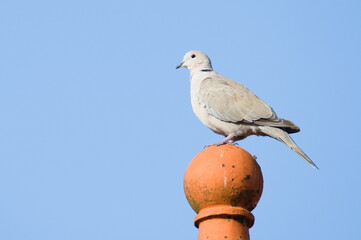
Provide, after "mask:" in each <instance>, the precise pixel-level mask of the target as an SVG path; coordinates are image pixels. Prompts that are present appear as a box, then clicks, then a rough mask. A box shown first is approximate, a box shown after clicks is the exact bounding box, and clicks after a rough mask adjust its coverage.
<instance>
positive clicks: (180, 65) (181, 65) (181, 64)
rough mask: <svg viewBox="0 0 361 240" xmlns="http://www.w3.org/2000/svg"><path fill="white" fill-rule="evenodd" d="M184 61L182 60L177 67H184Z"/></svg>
mask: <svg viewBox="0 0 361 240" xmlns="http://www.w3.org/2000/svg"><path fill="white" fill-rule="evenodd" d="M183 63H184V61H183V62H181V63H180V64H179V65H178V66H177V67H176V68H175V69H178V68H180V67H183Z"/></svg>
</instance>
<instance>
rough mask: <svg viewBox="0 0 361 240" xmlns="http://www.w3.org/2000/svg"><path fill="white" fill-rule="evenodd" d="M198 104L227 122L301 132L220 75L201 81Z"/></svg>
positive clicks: (248, 92) (233, 82) (258, 99)
mask: <svg viewBox="0 0 361 240" xmlns="http://www.w3.org/2000/svg"><path fill="white" fill-rule="evenodd" d="M198 100H199V103H200V104H201V106H203V107H204V108H205V109H206V110H207V111H208V113H209V114H211V115H213V116H214V117H216V118H218V119H220V120H222V121H225V122H233V123H240V122H244V123H253V124H256V125H261V126H273V127H280V128H282V127H285V128H294V127H295V128H297V129H298V127H296V126H295V125H294V124H293V123H292V122H290V121H287V120H284V119H282V118H279V117H277V115H276V113H275V112H274V111H273V110H272V108H271V107H269V106H268V105H267V104H266V103H264V102H263V101H262V100H261V99H260V98H259V97H257V96H256V95H255V94H254V93H252V92H251V91H250V90H249V89H247V88H246V87H245V86H243V85H241V84H239V83H237V82H235V81H233V80H230V79H227V78H224V77H222V76H220V75H218V74H215V75H212V76H210V77H208V78H205V79H204V80H203V81H202V83H201V86H200V91H199V95H198ZM298 131H299V129H298Z"/></svg>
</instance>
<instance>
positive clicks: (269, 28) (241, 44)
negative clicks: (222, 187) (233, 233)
mask: <svg viewBox="0 0 361 240" xmlns="http://www.w3.org/2000/svg"><path fill="white" fill-rule="evenodd" d="M360 13H361V1H357V0H355V1H351V0H350V1H341V0H339V1H333V0H323V1H321V0H305V1H296V0H291V1H286V0H283V1H280V0H275V1H265V0H264V1H263V0H261V1H249V0H247V1H239V0H237V1H236V0H229V1H190V0H184V1H165V0H163V1H156V0H155V1H145V0H144V1H136V0H135V1H116V0H113V1H111V0H104V1H69V0H62V1H39V0H34V1H21V0H19V1H18V0H2V1H1V2H0V239H4V240H49V239H52V240H64V239H69V240H72V239H74V240H75V239H77V240H78V239H87V240H96V239H102V240H104V239H170V238H171V239H174V240H178V239H179V240H181V239H182V240H184V239H196V238H197V229H196V228H195V227H194V226H193V218H194V216H195V213H194V212H193V210H192V209H191V208H190V207H189V205H188V203H187V201H186V199H185V196H184V193H183V175H184V172H185V169H186V167H187V165H188V163H189V162H190V161H191V159H192V158H193V157H194V156H195V155H196V154H197V153H198V152H199V151H201V150H202V149H203V146H204V145H206V144H209V143H213V142H217V141H220V140H222V139H223V137H222V136H219V135H216V134H214V133H213V132H212V131H210V130H209V129H208V128H206V127H205V126H203V125H202V123H200V122H199V120H198V119H197V118H196V117H195V115H194V114H193V112H192V109H191V105H190V97H189V72H188V70H186V69H180V70H176V69H175V66H176V65H178V64H179V63H180V62H181V60H182V58H183V55H184V54H185V53H186V52H187V51H189V50H192V49H194V50H201V51H204V52H206V53H207V54H208V55H209V57H210V58H211V59H212V63H213V67H214V69H215V71H217V72H218V73H220V74H222V75H224V76H226V77H229V78H232V79H234V80H236V81H239V82H241V83H242V84H244V85H245V86H247V87H248V88H250V89H251V90H252V91H253V92H255V93H256V94H257V95H258V96H260V97H261V98H262V99H263V100H264V101H265V102H267V103H268V104H269V105H271V106H272V107H273V108H274V110H275V111H276V113H277V114H278V115H279V116H281V117H283V118H286V119H290V120H292V121H293V122H294V123H296V124H297V125H298V126H299V127H300V128H301V129H302V130H301V132H300V133H298V134H295V135H293V138H294V140H295V141H296V142H297V143H298V145H299V146H300V147H301V148H302V149H303V150H304V151H305V152H306V153H307V154H308V155H309V156H310V157H311V158H312V159H313V161H315V162H316V164H317V165H318V166H319V167H320V171H318V170H315V169H313V168H312V167H310V166H309V165H308V164H307V163H306V162H305V161H304V160H302V159H301V158H300V157H299V156H297V155H296V154H295V153H294V152H292V151H291V150H290V149H288V148H287V147H286V146H284V145H283V144H282V143H280V142H277V141H276V140H274V139H270V138H265V137H254V136H253V137H249V138H247V139H246V140H244V141H241V142H239V145H240V146H241V147H243V148H245V149H246V150H248V151H249V152H250V153H251V154H254V155H256V156H257V157H258V159H257V160H258V162H259V164H260V166H261V168H262V170H263V175H264V181H265V183H264V193H263V196H262V198H261V200H260V202H259V204H258V207H257V208H256V209H255V210H254V211H253V213H254V215H255V217H256V222H255V225H254V227H253V228H252V229H251V231H250V233H251V239H253V240H256V239H259V240H261V239H278V240H281V239H293V240H298V239H328V240H336V239H359V237H360V235H361V228H360V215H361V210H360V209H361V208H360V203H361V190H360V189H361V187H360V183H361V175H360V169H361V159H360V152H359V150H360V149H361V143H360V140H359V136H360V134H361V132H360V127H359V125H360V124H359V121H360V119H361V97H360V91H361V85H360V81H361V73H360V72H361V14H360Z"/></svg>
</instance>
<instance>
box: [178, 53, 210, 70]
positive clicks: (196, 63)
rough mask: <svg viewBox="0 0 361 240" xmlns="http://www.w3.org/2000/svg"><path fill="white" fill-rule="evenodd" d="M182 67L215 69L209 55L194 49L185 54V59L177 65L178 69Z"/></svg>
mask: <svg viewBox="0 0 361 240" xmlns="http://www.w3.org/2000/svg"><path fill="white" fill-rule="evenodd" d="M180 67H186V68H188V69H189V70H194V69H201V70H210V71H212V70H213V69H212V64H211V60H210V59H209V57H208V56H207V55H206V54H205V53H203V52H200V51H194V50H192V51H189V52H187V53H186V55H184V57H183V61H182V62H181V63H180V64H179V65H178V66H177V69H178V68H180Z"/></svg>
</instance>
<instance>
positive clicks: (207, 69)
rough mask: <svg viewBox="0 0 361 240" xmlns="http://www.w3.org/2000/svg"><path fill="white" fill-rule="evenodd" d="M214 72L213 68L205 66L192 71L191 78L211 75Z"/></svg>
mask: <svg viewBox="0 0 361 240" xmlns="http://www.w3.org/2000/svg"><path fill="white" fill-rule="evenodd" d="M210 72H213V69H212V66H204V67H197V68H193V69H190V73H191V77H193V76H194V75H198V74H204V73H210Z"/></svg>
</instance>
